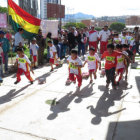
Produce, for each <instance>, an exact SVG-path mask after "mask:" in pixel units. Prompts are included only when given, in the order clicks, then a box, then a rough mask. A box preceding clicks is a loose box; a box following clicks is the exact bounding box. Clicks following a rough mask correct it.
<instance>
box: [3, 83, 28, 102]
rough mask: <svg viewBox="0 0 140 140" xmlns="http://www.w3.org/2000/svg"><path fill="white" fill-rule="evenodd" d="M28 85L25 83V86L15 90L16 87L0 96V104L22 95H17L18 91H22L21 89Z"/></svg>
mask: <svg viewBox="0 0 140 140" xmlns="http://www.w3.org/2000/svg"><path fill="white" fill-rule="evenodd" d="M29 86H30V85H27V86H25V87H23V88H21V89H20V90H17V91H16V89H12V90H10V91H9V92H8V93H7V94H6V95H4V96H1V97H0V104H4V103H7V102H10V101H12V99H14V98H17V97H19V96H22V95H24V94H20V95H18V94H19V93H20V92H22V91H23V90H25V89H26V88H28V87H29Z"/></svg>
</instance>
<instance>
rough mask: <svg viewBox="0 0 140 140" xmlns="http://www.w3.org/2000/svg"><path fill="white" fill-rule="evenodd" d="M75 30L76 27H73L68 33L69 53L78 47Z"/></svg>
mask: <svg viewBox="0 0 140 140" xmlns="http://www.w3.org/2000/svg"><path fill="white" fill-rule="evenodd" d="M74 32H75V30H74V28H71V29H70V32H69V33H68V44H69V53H70V52H71V50H72V49H74V48H75V47H76V37H75V35H74Z"/></svg>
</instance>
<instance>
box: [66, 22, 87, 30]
mask: <svg viewBox="0 0 140 140" xmlns="http://www.w3.org/2000/svg"><path fill="white" fill-rule="evenodd" d="M64 27H65V28H66V29H68V28H70V27H76V28H79V29H81V28H85V27H86V25H85V24H83V23H81V22H80V23H74V22H69V23H67V24H66V25H65V26H64Z"/></svg>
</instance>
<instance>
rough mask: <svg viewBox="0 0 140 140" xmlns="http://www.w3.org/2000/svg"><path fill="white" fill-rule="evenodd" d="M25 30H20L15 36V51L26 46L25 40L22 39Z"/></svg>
mask: <svg viewBox="0 0 140 140" xmlns="http://www.w3.org/2000/svg"><path fill="white" fill-rule="evenodd" d="M23 32H24V30H23V29H22V28H19V29H18V32H17V33H16V34H15V43H14V51H16V50H17V47H21V48H22V47H23V46H24V39H23V37H22V34H23Z"/></svg>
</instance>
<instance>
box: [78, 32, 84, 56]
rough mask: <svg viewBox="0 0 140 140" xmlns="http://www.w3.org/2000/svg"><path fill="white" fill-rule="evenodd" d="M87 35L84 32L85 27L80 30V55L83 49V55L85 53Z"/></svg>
mask: <svg viewBox="0 0 140 140" xmlns="http://www.w3.org/2000/svg"><path fill="white" fill-rule="evenodd" d="M85 37H86V35H85V34H84V32H83V29H81V30H80V31H78V36H77V42H78V55H79V56H80V55H81V51H82V56H83V57H84V55H85Z"/></svg>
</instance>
